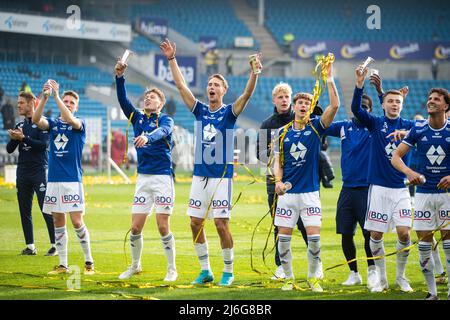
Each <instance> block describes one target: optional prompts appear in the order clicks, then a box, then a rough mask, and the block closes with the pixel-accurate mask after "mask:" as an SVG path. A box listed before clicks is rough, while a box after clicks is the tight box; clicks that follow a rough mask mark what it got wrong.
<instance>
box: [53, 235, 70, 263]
mask: <svg viewBox="0 0 450 320" xmlns="http://www.w3.org/2000/svg"><path fill="white" fill-rule="evenodd" d="M67 239H68V235H67V229H66V227H65V226H64V227H60V228H56V227H55V241H56V244H55V245H56V250H58V256H59V264H60V265H61V266H65V267H68V266H69V265H68V264H67Z"/></svg>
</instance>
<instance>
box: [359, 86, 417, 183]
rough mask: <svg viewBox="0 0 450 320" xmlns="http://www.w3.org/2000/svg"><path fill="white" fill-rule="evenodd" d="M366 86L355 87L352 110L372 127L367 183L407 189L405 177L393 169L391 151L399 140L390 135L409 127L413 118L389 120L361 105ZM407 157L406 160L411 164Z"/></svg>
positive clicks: (360, 119)
mask: <svg viewBox="0 0 450 320" xmlns="http://www.w3.org/2000/svg"><path fill="white" fill-rule="evenodd" d="M362 94H363V89H358V88H357V87H355V92H354V94H353V101H352V112H353V114H354V115H355V117H356V118H357V119H358V120H359V121H360V122H361V123H362V124H363V125H364V126H365V127H367V129H369V132H370V134H371V139H370V144H369V169H368V175H367V182H368V183H369V184H374V185H378V186H382V187H386V188H404V187H405V184H404V180H405V178H406V176H405V175H404V174H403V173H402V172H400V171H398V170H397V169H395V168H394V166H392V164H391V159H392V154H393V152H394V151H395V150H396V149H397V146H398V145H399V144H400V141H397V142H394V140H393V139H392V138H389V139H388V138H386V136H387V135H389V134H390V133H392V132H394V131H395V130H409V129H411V128H412V127H413V126H414V121H412V120H406V119H403V118H400V117H398V118H397V119H389V118H388V117H386V116H382V117H375V116H373V115H371V114H370V113H369V112H367V111H366V110H364V109H363V108H362V107H361V98H362ZM407 159H408V157H406V156H405V157H404V158H403V161H404V162H405V163H408V161H407Z"/></svg>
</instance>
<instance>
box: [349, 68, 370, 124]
mask: <svg viewBox="0 0 450 320" xmlns="http://www.w3.org/2000/svg"><path fill="white" fill-rule="evenodd" d="M367 71H368V69H367V68H365V69H364V70H362V65H359V66H358V67H357V68H356V70H355V74H356V87H355V91H354V92H353V99H352V112H353V115H354V116H355V117H356V119H358V120H359V121H360V122H361V123H362V124H363V125H365V126H366V127H367V128H368V129H369V130H370V129H371V128H372V126H373V117H372V115H371V114H370V113H369V112H367V110H365V109H364V108H363V107H362V95H363V92H364V79H365V78H366V76H367ZM360 72H361V73H360Z"/></svg>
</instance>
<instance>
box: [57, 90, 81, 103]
mask: <svg viewBox="0 0 450 320" xmlns="http://www.w3.org/2000/svg"><path fill="white" fill-rule="evenodd" d="M65 96H71V97H74V98H75V99H76V100H77V101H80V96H79V95H78V93H76V92H75V91H73V90H67V91H64V92H63V94H62V96H61V99H64V97H65Z"/></svg>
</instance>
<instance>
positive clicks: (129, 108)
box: [114, 59, 136, 119]
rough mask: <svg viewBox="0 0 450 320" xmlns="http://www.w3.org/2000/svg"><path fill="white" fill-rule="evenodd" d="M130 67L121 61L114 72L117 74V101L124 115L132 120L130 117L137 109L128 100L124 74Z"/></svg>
mask: <svg viewBox="0 0 450 320" xmlns="http://www.w3.org/2000/svg"><path fill="white" fill-rule="evenodd" d="M127 67H128V65H127V64H126V63H123V62H122V61H121V60H120V59H118V60H117V62H116V66H115V67H114V71H115V73H116V92H117V99H118V100H119V104H120V108H121V109H122V111H123V113H124V114H125V116H126V117H127V119H130V116H131V114H132V113H133V112H135V111H136V108H135V107H134V106H133V104H132V103H131V101H130V100H128V98H127V91H126V89H125V78H124V77H123V74H124V73H125V70H126V69H127Z"/></svg>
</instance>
